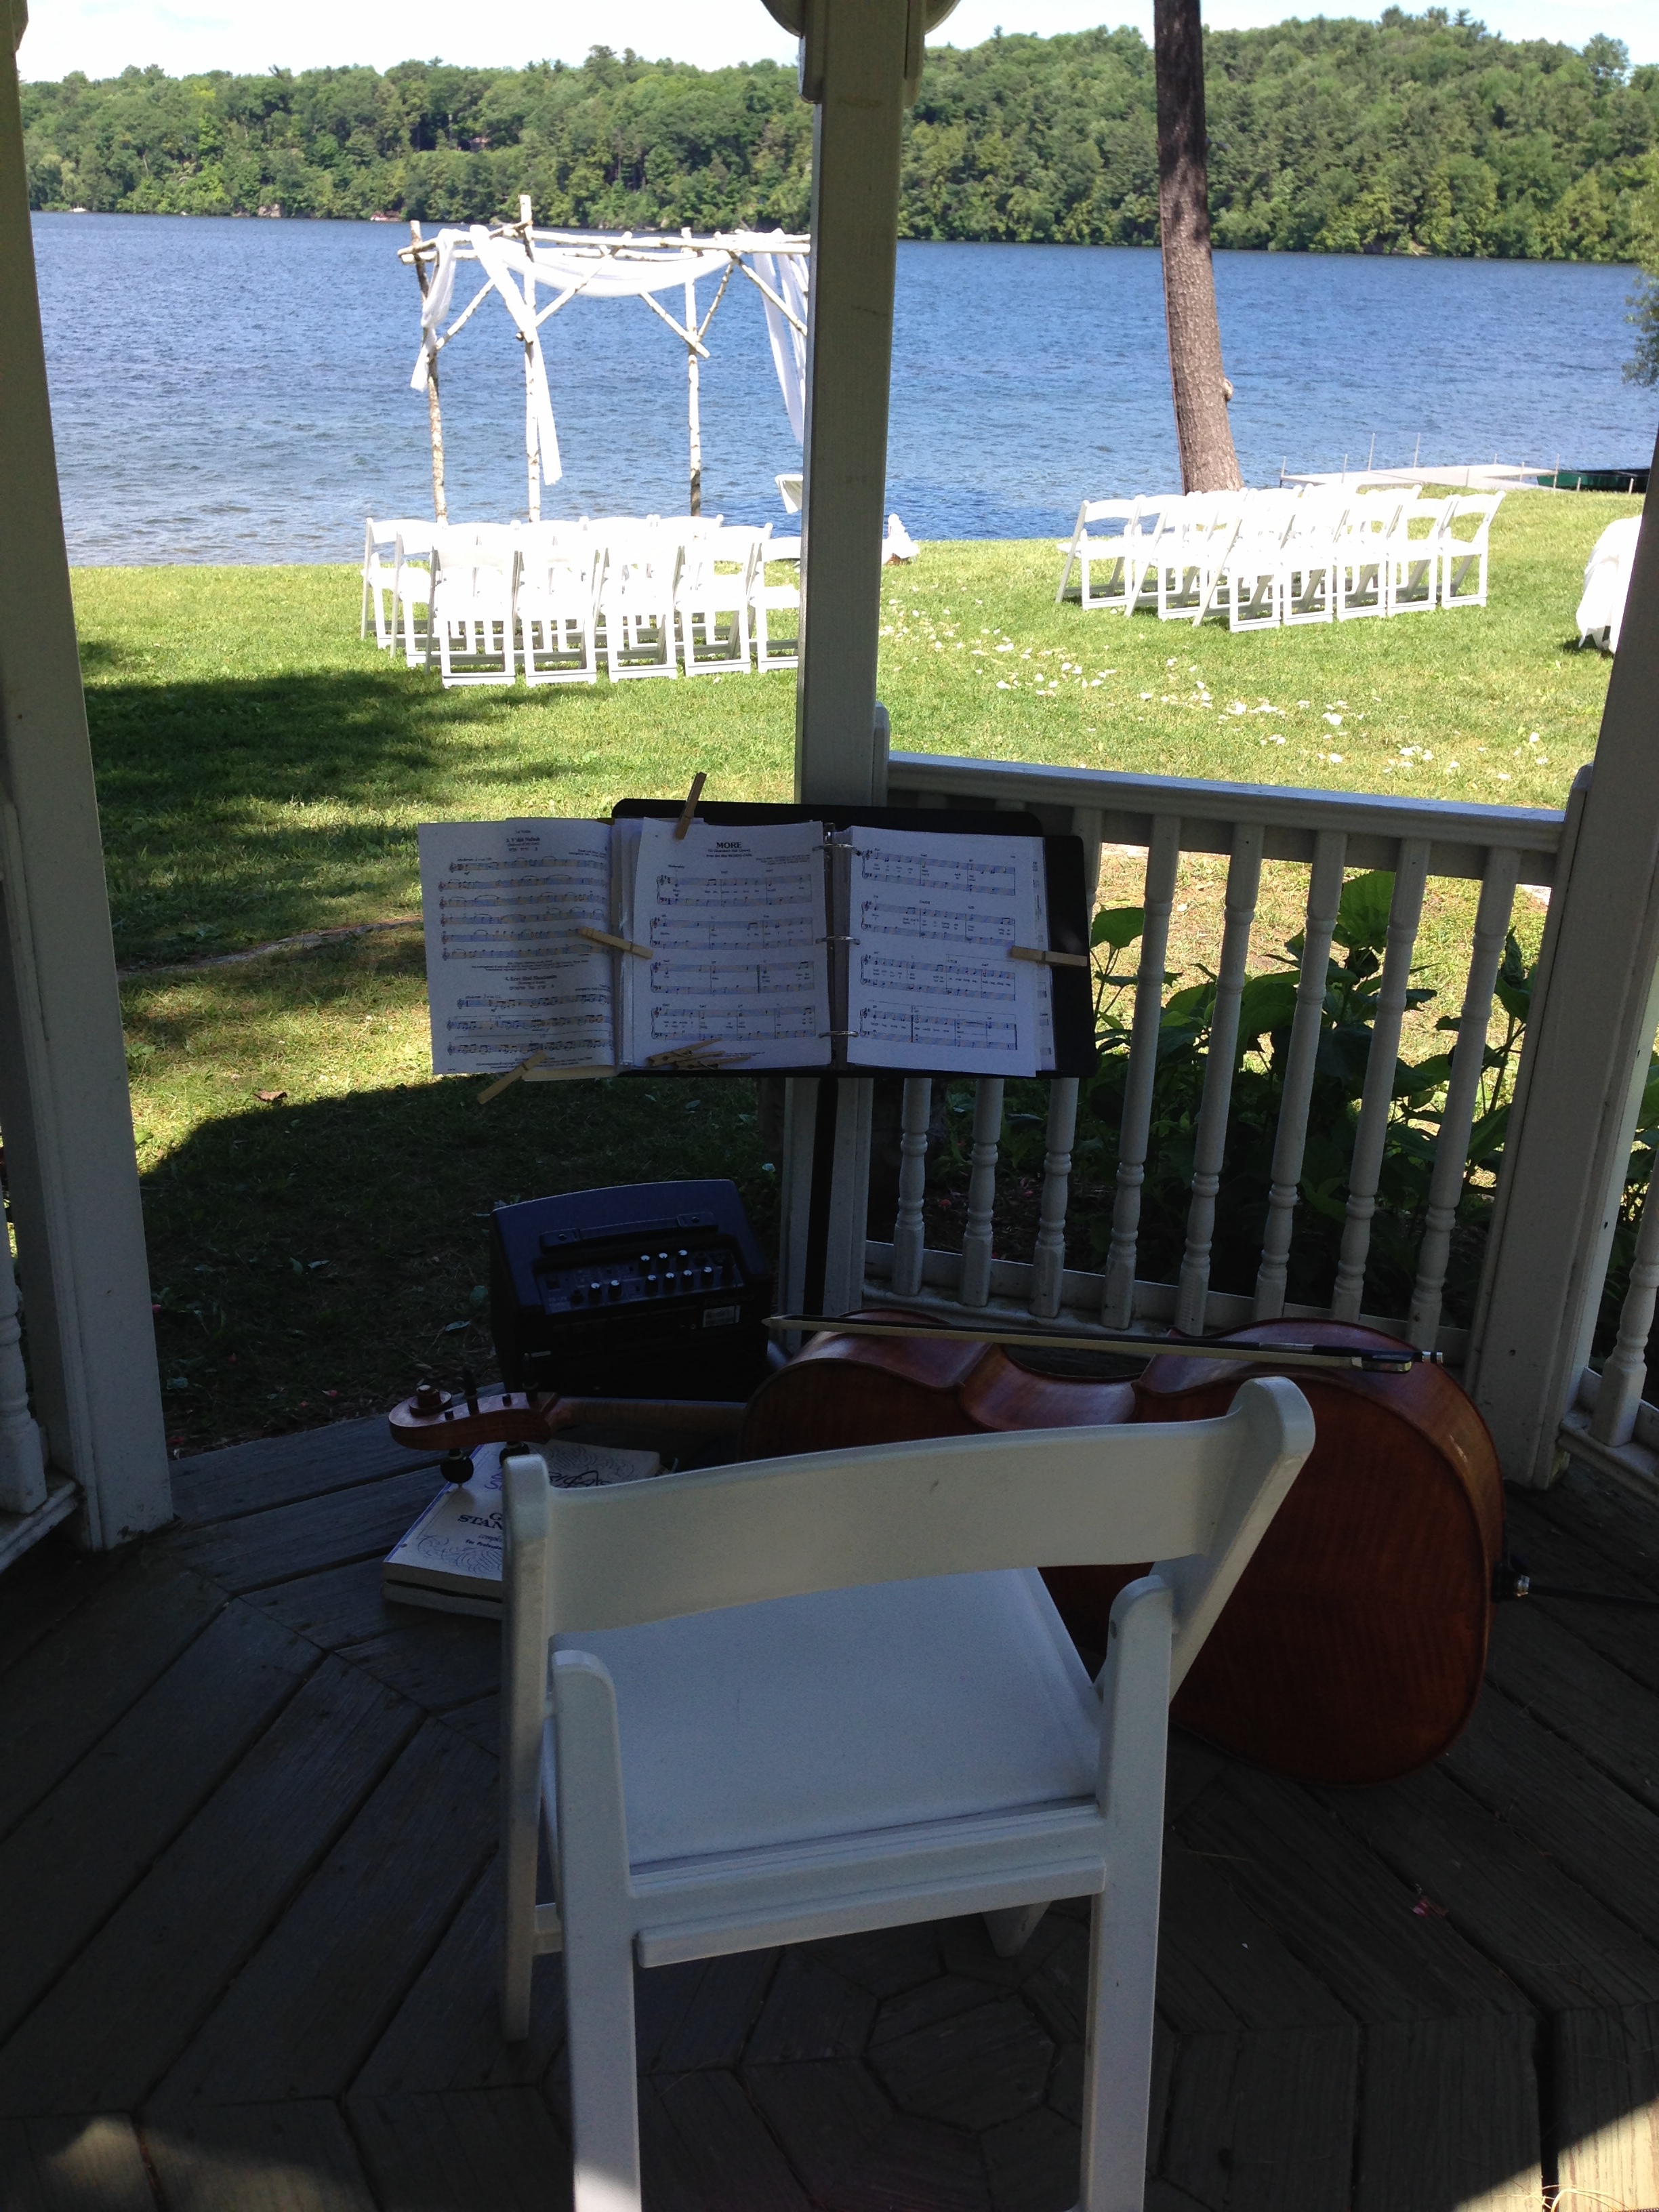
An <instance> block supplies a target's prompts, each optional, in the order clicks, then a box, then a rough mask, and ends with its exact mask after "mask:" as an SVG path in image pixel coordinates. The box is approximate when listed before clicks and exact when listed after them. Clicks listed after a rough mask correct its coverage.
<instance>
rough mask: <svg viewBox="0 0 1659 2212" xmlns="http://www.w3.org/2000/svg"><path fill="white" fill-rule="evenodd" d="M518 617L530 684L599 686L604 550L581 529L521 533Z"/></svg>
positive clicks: (549, 527)
mask: <svg viewBox="0 0 1659 2212" xmlns="http://www.w3.org/2000/svg"><path fill="white" fill-rule="evenodd" d="M518 544H519V576H518V593H517V599H516V604H515V610H514V611H515V614H516V617H517V623H518V637H519V657H520V660H521V661H522V662H523V664H524V680H525V682H526V684H597V683H598V682H599V592H600V589H601V587H602V586H603V584H604V580H605V548H604V546H603V545H602V544H599V543H598V542H597V541H596V540H595V538H593V535H592V532H590V531H587V530H585V529H583V528H582V527H581V526H580V525H579V524H575V525H573V524H568V523H532V524H531V525H529V526H527V527H526V528H525V529H522V530H520V532H519V533H518Z"/></svg>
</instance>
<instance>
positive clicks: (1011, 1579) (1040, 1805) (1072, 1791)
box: [502, 1377, 1314, 2212]
mask: <svg viewBox="0 0 1659 2212" xmlns="http://www.w3.org/2000/svg"><path fill="white" fill-rule="evenodd" d="M1313 1438H1314V1427H1313V1419H1312V1416H1311V1414H1310V1412H1309V1410H1308V1406H1307V1401H1306V1400H1305V1399H1304V1398H1303V1396H1302V1395H1301V1394H1300V1392H1299V1391H1297V1389H1296V1388H1295V1387H1294V1385H1293V1384H1291V1383H1288V1382H1285V1380H1283V1379H1282V1378H1279V1377H1274V1378H1272V1379H1270V1380H1266V1381H1258V1382H1249V1383H1245V1384H1244V1386H1243V1389H1241V1390H1240V1392H1239V1394H1238V1396H1237V1399H1236V1401H1234V1405H1233V1408H1232V1410H1231V1413H1228V1414H1227V1415H1226V1416H1225V1418H1224V1419H1220V1420H1216V1421H1195V1422H1181V1423H1171V1424H1168V1425H1147V1426H1145V1427H1143V1426H1139V1425H1125V1426H1121V1427H1109V1428H1089V1429H1050V1430H1036V1431H1022V1432H1017V1433H1014V1434H1011V1435H1000V1436H980V1437H948V1438H944V1439H940V1440H938V1441H931V1440H930V1441H927V1442H924V1443H902V1444H896V1445H892V1446H889V1447H878V1448H876V1449H866V1450H857V1451H844V1452H824V1453H809V1454H806V1455H803V1456H801V1457H799V1458H791V1459H780V1460H769V1461H759V1462H752V1463H750V1464H749V1465H747V1466H735V1467H728V1468H715V1469H713V1470H711V1471H709V1472H708V1473H705V1474H684V1475H667V1476H661V1477H659V1478H657V1479H656V1480H646V1481H641V1482H635V1483H628V1484H622V1485H618V1486H615V1487H612V1488H608V1489H593V1490H577V1489H571V1490H554V1489H553V1488H551V1486H550V1484H549V1480H548V1475H547V1468H546V1463H545V1462H544V1460H542V1459H541V1458H540V1457H539V1456H538V1455H537V1454H536V1453H535V1452H534V1451H533V1450H529V1449H526V1450H523V1451H520V1452H519V1453H517V1454H515V1455H513V1456H510V1457H506V1458H504V1459H503V1462H502V1474H503V1484H502V1487H503V1492H504V1501H505V1522H506V1559H505V1571H504V1583H505V1595H506V1607H507V1613H506V1626H505V1640H504V1656H505V1670H504V1672H505V1682H504V1698H503V1703H504V1713H503V1753H504V1759H503V1767H504V1772H503V1820H504V1833H503V1851H502V1863H503V1869H504V1874H505V1897H506V1905H505V1942H504V1950H503V1966H504V1979H503V1987H502V2020H503V2031H504V2033H505V2034H506V2037H507V2040H508V2041H509V2042H516V2041H519V2040H520V2039H522V2038H523V2037H524V2036H525V2035H526V2033H528V2030H529V2021H530V1991H531V1976H532V1966H533V1962H534V1960H535V1958H536V1956H537V1954H538V1953H541V1952H545V1951H552V1950H559V1949H562V1951H563V1953H564V1972H565V2002H566V2033H567V2050H568V2060H569V2081H570V2101H571V2111H572V2122H573V2126H572V2132H573V2136H574V2152H575V2195H574V2212H638V2207H639V2204H640V2166H639V2124H638V2112H637V2106H636V2092H635V2066H636V2063H637V2061H636V2056H635V2039H634V1983H633V1972H634V1968H635V1965H636V1964H637V1965H639V1966H641V1967H651V1966H668V1965H671V1964H675V1963H678V1962H681V1961H684V1960H694V1959H706V1958H713V1957H717V1956H720V1955H723V1954H730V1953H733V1952H738V1951H748V1950H756V1949H759V1948H766V1947H769V1946H771V1945H773V1944H780V1943H789V1942H801V1941H805V1940H809V1939H812V1938H817V1937H820V1936H832V1935H842V1934H847V1933H850V1932H853V1931H854V1930H858V1929H876V1928H889V1927H897V1926H902V1925H905V1924H908V1923H915V1922H918V1921H927V1920H932V1919H936V1918H938V1917H941V1916H943V1915H946V1914H960V1913H965V1912H982V1913H985V1914H987V1916H990V1927H991V1934H992V1939H993V1941H994V1942H996V1943H998V1945H999V1946H1000V1948H1001V1949H1002V1950H1003V1951H1004V1952H1005V1954H1009V1953H1012V1952H1013V1951H1016V1950H1018V1948H1019V1947H1020V1945H1021V1944H1022V1943H1023V1942H1024V1940H1025V1938H1026V1936H1028V1935H1029V1934H1030V1930H1031V1929H1032V1928H1033V1927H1034V1926H1035V1925H1036V1921H1037V1920H1038V1919H1039V1918H1040V1917H1041V1916H1042V1908H1043V1907H1044V1906H1045V1905H1048V1904H1049V1903H1051V1902H1052V1901H1053V1900H1054V1899H1057V1898H1063V1897H1079V1896H1085V1895H1086V1896H1090V1897H1091V1898H1092V1899H1093V1900H1094V1905H1093V1912H1094V1932H1093V1940H1092V1942H1091V1954H1090V1990H1089V2000H1088V2032H1087V2033H1088V2040H1087V2050H1086V2055H1085V2069H1084V2089H1083V2112H1084V2125H1083V2148H1082V2166H1083V2186H1082V2191H1081V2196H1080V2205H1081V2208H1082V2212H1133V2208H1134V2207H1138V2206H1139V2204H1140V2203H1141V2191H1142V2186H1143V2180H1144V2175H1145V2168H1146V2129H1147V2100H1148V2087H1149V2082H1150V2078H1151V2071H1152V2002H1153V1990H1154V1980H1155V1972H1156V1966H1157V1950H1158V1872H1159V1859H1160V1852H1161V1848H1162V1828H1163V1809H1164V1747H1165V1741H1166V1735H1167V1729H1168V1706H1169V1699H1170V1692H1171V1689H1172V1686H1174V1685H1175V1684H1176V1683H1178V1682H1179V1681H1180V1680H1181V1679H1182V1675H1183V1674H1184V1673H1185V1671H1186V1669H1187V1668H1188V1666H1189V1665H1190V1664H1191V1662H1192V1660H1193V1657H1194V1654H1195V1653H1196V1651H1197V1650H1198V1649H1199V1647H1200V1645H1201V1644H1202V1643H1203V1641H1204V1638H1205V1637H1206V1634H1207V1633H1208V1631H1209V1628H1210V1626H1211V1624H1212V1621H1213V1620H1214V1619H1215V1617H1216V1615H1217V1614H1218V1612H1219V1611H1220V1609H1221V1607H1222V1606H1223V1604H1224V1603H1225V1601H1226V1599H1227V1597H1228V1595H1229V1594H1230V1593H1231V1590H1232V1589H1233V1587H1234V1585H1235V1583H1237V1579H1238V1577H1239V1574H1240V1573H1241V1571H1243V1567H1244V1565H1245V1563H1246V1562H1247V1560H1248V1559H1249V1556H1250V1553H1251V1552H1252V1551H1253V1550H1254V1548H1255V1545H1256V1543H1257V1541H1259V1539H1260V1537H1261V1534H1262V1531H1263V1530H1264V1529H1265V1528H1266V1527H1267V1523H1268V1522H1269V1521H1270V1520H1271V1519H1272V1516H1273V1512H1274V1510H1276V1508H1277V1506H1278V1504H1279V1501H1280V1499H1281V1498H1283V1497H1284V1495H1285V1492H1286V1491H1287V1490H1288V1489H1289V1487H1290V1485H1291V1480H1293V1478H1294V1476H1295V1474H1296V1472H1297V1468H1299V1467H1300V1465H1301V1463H1302V1462H1303V1460H1304V1458H1305V1457H1306V1455H1307V1454H1308V1452H1309V1450H1310V1448H1311V1446H1312V1443H1313ZM1148 1558H1150V1559H1155V1560H1157V1561H1158V1562H1159V1564H1158V1565H1157V1567H1156V1568H1155V1569H1154V1571H1152V1573H1151V1574H1149V1575H1146V1576H1144V1577H1141V1578H1140V1579H1139V1580H1138V1581H1136V1582H1133V1583H1130V1584H1129V1585H1128V1587H1127V1589H1125V1590H1124V1591H1123V1592H1122V1593H1121V1595H1120V1596H1119V1598H1118V1600H1117V1601H1116V1603H1115V1606H1114V1607H1113V1609H1112V1621H1111V1630H1110V1638H1109V1650H1108V1655H1107V1659H1106V1663H1105V1666H1104V1668H1103V1670H1102V1674H1101V1677H1100V1680H1099V1682H1098V1683H1097V1684H1096V1683H1091V1681H1090V1680H1089V1677H1088V1674H1087V1673H1086V1672H1085V1669H1084V1667H1083V1665H1082V1662H1080V1661H1079V1658H1078V1656H1077V1655H1076V1652H1075V1650H1073V1646H1072V1644H1071V1641H1070V1639H1069V1638H1068V1637H1067V1636H1066V1632H1065V1629H1064V1628H1063V1627H1062V1626H1061V1624H1060V1616H1059V1614H1058V1613H1056V1611H1055V1610H1054V1604H1053V1601H1051V1600H1050V1598H1049V1596H1048V1592H1047V1590H1046V1589H1045V1588H1044V1586H1043V1583H1042V1578H1041V1576H1040V1575H1039V1573H1038V1572H1037V1567H1038V1564H1039V1562H1041V1563H1042V1564H1044V1565H1083V1564H1106V1563H1109V1562H1123V1561H1129V1560H1138V1559H1148ZM550 1650H551V1655H552V1656H551V1665H550V1663H549V1661H550ZM544 1819H545V1820H546V1822H547V1836H548V1842H549V1846H550V1863H551V1866H552V1869H553V1881H554V1887H555V1896H554V1897H553V1898H552V1899H549V1900H547V1901H545V1902H538V1898H537V1857H538V1842H539V1840H540V1838H541V1834H542V1822H543V1820H544Z"/></svg>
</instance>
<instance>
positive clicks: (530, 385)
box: [519, 192, 542, 522]
mask: <svg viewBox="0 0 1659 2212" xmlns="http://www.w3.org/2000/svg"><path fill="white" fill-rule="evenodd" d="M530 227H531V219H530V195H529V193H528V192H520V194H519V233H520V236H521V237H522V239H523V240H524V250H525V253H526V257H527V258H530V259H531V260H532V261H533V259H534V258H535V252H536V247H535V242H534V240H532V237H531V235H530ZM524 304H525V307H526V312H527V313H528V314H529V317H530V321H531V327H532V329H533V328H534V327H535V321H536V279H535V277H534V276H533V275H532V273H531V271H530V270H528V269H526V270H525V273H524ZM520 344H521V345H522V346H523V347H524V461H525V474H526V478H527V480H528V483H529V495H528V497H529V507H530V520H532V522H539V521H540V520H541V519H542V471H541V441H540V439H539V437H538V433H537V429H536V363H535V357H534V356H533V355H532V352H531V349H530V340H529V339H528V338H522V339H520Z"/></svg>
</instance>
